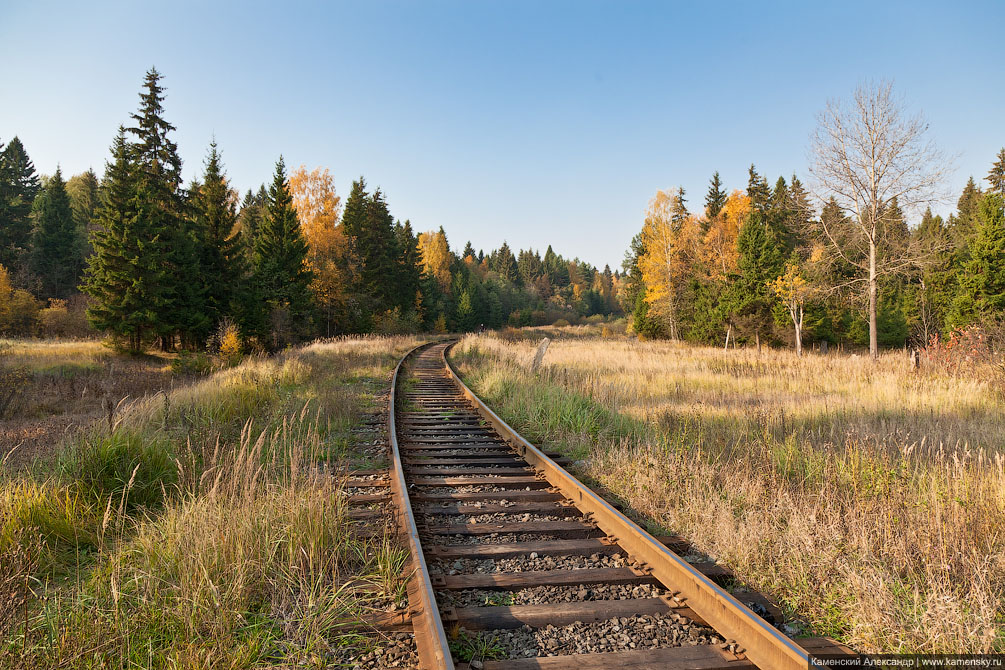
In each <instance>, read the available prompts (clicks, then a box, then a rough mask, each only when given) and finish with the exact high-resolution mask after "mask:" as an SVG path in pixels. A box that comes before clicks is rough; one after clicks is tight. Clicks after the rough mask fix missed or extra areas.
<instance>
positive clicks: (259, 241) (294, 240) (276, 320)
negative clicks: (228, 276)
mask: <svg viewBox="0 0 1005 670" xmlns="http://www.w3.org/2000/svg"><path fill="white" fill-rule="evenodd" d="M307 252H308V248H307V240H306V239H304V235H303V231H301V229H300V222H299V220H298V219H297V211H296V209H295V208H294V207H293V197H292V196H291V195H290V189H289V183H288V182H287V179H286V163H285V162H284V161H283V157H282V156H280V157H279V160H278V161H277V162H276V172H275V176H274V177H273V180H272V185H271V186H270V187H269V199H268V205H267V207H266V211H265V216H264V218H263V219H262V222H261V225H260V227H259V229H258V233H257V234H256V236H255V250H254V283H255V287H256V291H257V294H258V297H259V299H260V300H262V302H263V304H264V306H265V307H266V310H267V311H266V314H265V315H264V316H265V317H266V318H267V319H268V323H269V326H268V327H267V328H268V330H269V331H270V335H271V345H272V347H273V348H278V347H280V346H283V345H285V344H288V343H290V342H291V341H294V340H297V339H301V338H303V337H306V336H307V335H308V333H309V332H310V322H311V312H312V303H311V280H312V278H313V277H312V274H311V272H310V270H309V269H308V268H307V265H306V264H305V262H304V261H305V260H306V259H307ZM263 325H264V324H263ZM262 334H263V335H264V334H265V333H264V332H263V333H262Z"/></svg>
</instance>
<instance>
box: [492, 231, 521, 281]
mask: <svg viewBox="0 0 1005 670" xmlns="http://www.w3.org/2000/svg"><path fill="white" fill-rule="evenodd" d="M492 269H493V270H495V271H496V272H498V273H499V276H500V277H502V278H503V279H505V280H506V281H510V282H516V280H517V277H518V275H517V266H516V257H514V256H513V252H512V250H510V248H509V244H507V243H506V241H505V240H504V241H503V243H502V246H501V247H499V250H498V251H497V252H496V262H495V265H494V266H493V267H492Z"/></svg>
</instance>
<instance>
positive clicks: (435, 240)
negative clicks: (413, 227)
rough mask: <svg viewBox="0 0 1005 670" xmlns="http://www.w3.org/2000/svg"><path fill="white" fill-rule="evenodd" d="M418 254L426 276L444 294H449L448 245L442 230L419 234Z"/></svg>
mask: <svg viewBox="0 0 1005 670" xmlns="http://www.w3.org/2000/svg"><path fill="white" fill-rule="evenodd" d="M419 253H420V254H421V255H422V265H423V267H424V268H425V270H426V274H428V275H429V276H430V277H434V278H435V279H436V281H437V283H438V284H439V285H440V288H441V289H442V290H443V292H444V293H450V283H451V282H452V281H453V277H452V276H451V274H450V262H451V260H453V259H452V258H451V255H450V245H449V244H447V234H446V233H444V232H443V228H440V229H439V230H438V231H432V230H431V231H429V232H428V233H419Z"/></svg>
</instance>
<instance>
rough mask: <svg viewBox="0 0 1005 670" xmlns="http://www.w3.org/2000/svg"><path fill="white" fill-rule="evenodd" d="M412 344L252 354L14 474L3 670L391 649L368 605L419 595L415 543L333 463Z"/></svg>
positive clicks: (4, 564)
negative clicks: (367, 511)
mask: <svg viewBox="0 0 1005 670" xmlns="http://www.w3.org/2000/svg"><path fill="white" fill-rule="evenodd" d="M416 343H417V341H416V340H414V339H412V338H403V337H399V338H357V339H346V340H340V341H332V342H325V343H318V344H315V345H311V346H309V347H306V348H303V349H300V350H294V351H292V352H289V353H286V354H284V355H282V356H278V357H276V358H272V359H266V358H257V359H250V360H248V361H246V362H245V363H243V364H241V365H240V366H238V367H236V368H233V369H230V370H225V371H222V372H220V373H217V374H216V375H213V376H211V377H209V378H207V379H205V380H202V381H200V382H198V383H196V384H193V385H191V386H187V387H183V388H179V389H176V390H175V391H172V392H168V393H161V394H158V395H156V396H152V397H147V398H143V399H139V400H137V401H135V402H133V403H126V404H124V405H123V406H122V407H120V408H119V409H118V410H117V411H116V413H115V415H114V417H113V421H112V422H111V424H109V423H108V422H105V421H99V422H97V423H96V424H95V425H94V426H92V427H91V428H89V429H87V430H85V431H83V432H82V433H81V434H79V435H77V436H75V437H73V438H72V439H71V440H70V441H69V442H68V443H67V445H66V447H65V449H64V450H63V452H62V453H61V454H60V455H59V458H58V459H57V465H56V467H55V468H54V469H53V471H52V472H50V473H49V474H48V475H46V476H43V475H42V474H41V473H38V472H36V473H33V474H32V475H28V474H23V475H22V474H18V475H13V474H10V475H8V476H6V477H0V588H2V589H3V593H4V594H8V593H9V594H11V595H10V596H9V597H7V596H6V595H5V596H4V597H3V598H0V666H2V667H5V668H6V667H12V668H14V667H25V668H28V667H31V668H49V667H112V666H114V667H165V668H174V667H207V668H208V667H221V666H226V667H229V668H242V667H255V666H260V665H262V664H278V665H283V666H289V665H298V664H315V665H316V664H317V663H318V662H320V661H322V660H325V659H327V660H328V661H331V660H332V659H334V658H336V657H337V655H338V653H339V649H341V648H343V647H345V646H347V645H349V646H356V647H359V646H360V645H362V646H367V645H373V644H375V641H374V640H372V639H370V638H368V637H367V636H365V635H361V634H360V632H359V631H358V630H356V629H357V628H358V623H359V619H360V617H361V615H362V614H363V613H364V612H366V611H367V610H369V609H370V608H373V607H376V608H377V609H386V608H387V607H388V606H390V605H391V604H394V603H397V605H398V606H402V605H403V599H404V593H405V590H404V589H405V581H406V577H407V575H404V574H403V569H404V566H405V557H406V556H407V552H406V551H405V550H404V548H402V547H400V546H399V545H398V544H397V542H396V540H395V539H394V531H393V529H392V528H386V529H385V528H381V526H380V525H379V524H377V525H376V526H374V525H373V522H369V524H370V525H369V526H368V527H367V528H365V529H363V528H359V525H358V524H357V523H356V522H353V521H351V520H350V519H349V517H348V508H347V504H346V498H345V496H344V494H343V493H342V492H341V489H342V486H341V480H340V478H339V477H338V476H333V475H332V474H331V473H332V472H340V471H344V469H345V466H346V464H347V461H346V459H347V458H349V457H351V456H352V454H351V453H350V452H349V451H348V449H349V445H350V440H349V437H348V435H349V434H348V431H349V430H350V429H351V428H352V427H353V426H354V425H356V423H357V422H358V420H359V417H360V414H361V413H362V412H365V411H371V410H372V409H373V408H374V407H375V404H376V403H375V401H374V400H373V394H375V393H378V392H380V391H383V390H384V389H385V388H386V384H387V381H388V380H389V373H390V371H391V369H392V368H393V366H394V364H395V363H396V361H397V359H398V358H399V357H400V355H401V354H403V353H404V351H406V350H407V349H408V348H410V347H411V346H414V345H415V344H416ZM321 464H325V465H326V466H327V467H320V466H321ZM357 529H359V530H358V531H357Z"/></svg>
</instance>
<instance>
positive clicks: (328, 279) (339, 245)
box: [289, 165, 352, 335]
mask: <svg viewBox="0 0 1005 670" xmlns="http://www.w3.org/2000/svg"><path fill="white" fill-rule="evenodd" d="M289 179H290V195H292V196H293V206H294V207H295V208H296V210H297V217H298V218H299V219H300V227H301V229H302V230H303V233H304V237H305V238H306V240H307V246H308V253H307V259H306V261H305V262H306V264H307V265H308V267H309V268H310V269H311V271H312V272H313V273H314V280H313V282H312V283H311V289H312V291H313V292H314V297H315V299H316V300H317V303H318V305H319V306H320V307H321V310H322V312H323V313H324V315H325V322H326V324H327V330H328V334H329V335H332V334H333V327H334V325H335V324H334V323H333V322H334V319H335V315H336V314H338V313H339V312H340V311H341V310H342V308H343V307H344V303H345V300H346V295H345V287H346V286H348V285H349V277H348V274H349V272H350V268H351V266H352V264H351V263H350V262H349V244H348V240H347V239H346V236H345V234H344V233H343V231H342V226H341V225H339V218H340V216H341V212H342V199H341V197H339V195H338V194H336V193H335V180H334V179H332V176H331V173H330V172H329V171H328V169H327V168H324V169H322V168H319V167H318V168H314V170H312V171H310V172H308V171H307V168H305V167H304V166H303V165H301V166H300V167H299V168H297V169H296V170H294V171H293V172H292V173H290V178H289Z"/></svg>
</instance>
